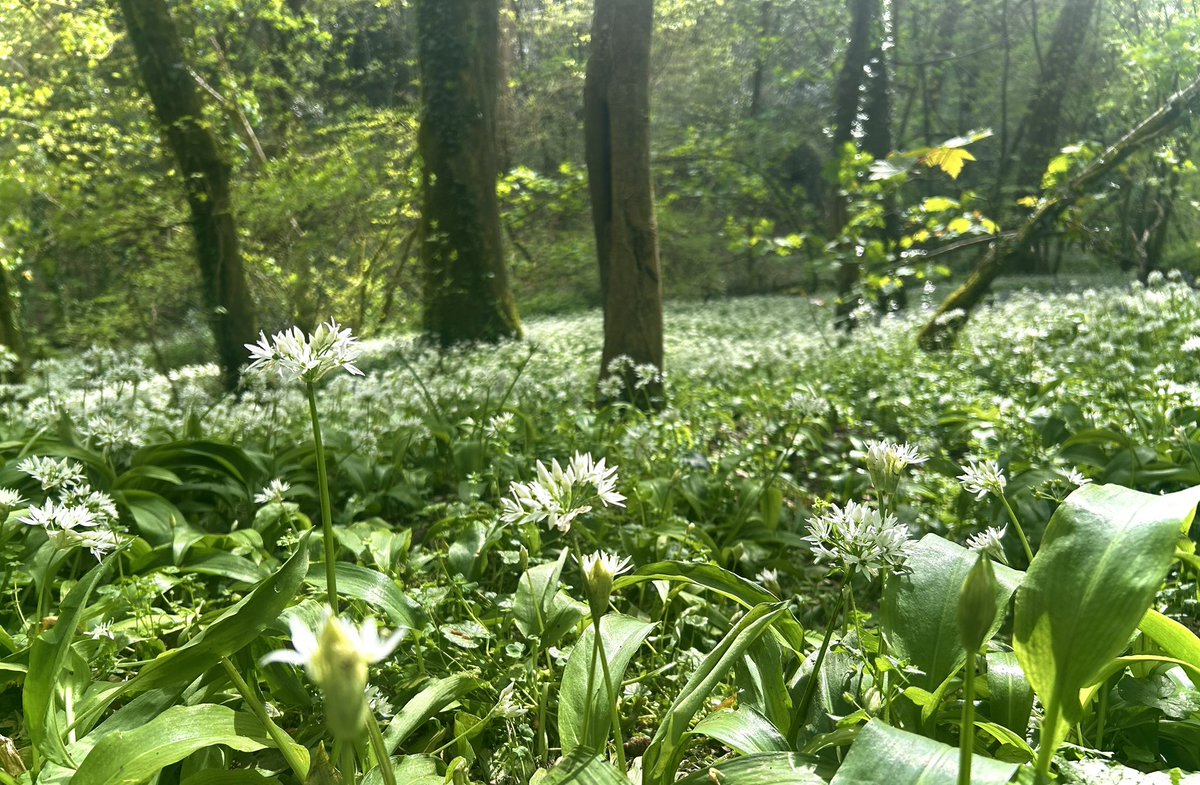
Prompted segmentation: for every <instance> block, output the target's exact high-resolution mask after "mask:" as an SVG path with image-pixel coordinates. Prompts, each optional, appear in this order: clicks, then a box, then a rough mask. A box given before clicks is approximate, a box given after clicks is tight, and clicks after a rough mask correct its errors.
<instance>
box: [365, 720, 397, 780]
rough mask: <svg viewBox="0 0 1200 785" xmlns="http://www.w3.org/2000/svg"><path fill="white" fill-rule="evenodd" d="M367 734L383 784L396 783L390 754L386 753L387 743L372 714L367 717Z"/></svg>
mask: <svg viewBox="0 0 1200 785" xmlns="http://www.w3.org/2000/svg"><path fill="white" fill-rule="evenodd" d="M367 735H368V736H369V737H370V739H371V749H372V750H374V752H375V763H376V765H377V766H379V772H380V773H381V774H382V775H383V783H384V785H396V770H395V769H393V768H392V756H390V755H388V751H387V744H386V743H384V741H383V734H382V733H380V731H379V721H378V720H376V719H375V715H374V714H370V715H369V716H368V717H367Z"/></svg>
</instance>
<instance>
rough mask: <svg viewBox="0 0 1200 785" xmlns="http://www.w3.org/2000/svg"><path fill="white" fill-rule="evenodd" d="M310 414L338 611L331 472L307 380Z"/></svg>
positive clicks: (329, 579) (333, 605)
mask: <svg viewBox="0 0 1200 785" xmlns="http://www.w3.org/2000/svg"><path fill="white" fill-rule="evenodd" d="M305 388H306V389H307V391H308V414H309V418H310V419H311V420H312V431H313V444H314V445H315V446H316V457H317V491H318V492H319V493H320V496H321V538H322V539H323V540H324V542H325V588H326V593H327V594H328V597H329V609H330V610H331V611H333V615H334V616H336V615H337V612H338V595H337V563H336V562H335V561H334V557H335V555H336V543H335V541H334V536H333V508H332V505H331V503H330V501H329V472H328V470H327V469H326V468H325V443H324V442H323V441H322V440H321V419H320V417H319V416H318V415H317V390H316V388H315V387H314V386H313V383H312V382H307V383H306V384H305Z"/></svg>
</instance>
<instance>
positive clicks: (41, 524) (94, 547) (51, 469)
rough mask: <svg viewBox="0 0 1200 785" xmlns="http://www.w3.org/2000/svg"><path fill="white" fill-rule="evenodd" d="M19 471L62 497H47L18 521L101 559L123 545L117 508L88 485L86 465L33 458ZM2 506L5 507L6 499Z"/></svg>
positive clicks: (59, 543)
mask: <svg viewBox="0 0 1200 785" xmlns="http://www.w3.org/2000/svg"><path fill="white" fill-rule="evenodd" d="M17 468H18V469H19V470H20V471H22V472H24V473H26V474H28V475H29V476H31V477H33V478H34V479H36V480H37V481H38V482H39V483H41V485H42V488H43V490H46V491H48V492H49V491H57V494H58V498H47V499H46V500H45V501H43V502H42V503H41V504H36V505H32V506H30V507H29V508H28V509H27V510H25V514H24V515H22V516H21V517H20V518H18V519H17V520H18V521H20V522H21V523H23V524H25V525H26V526H31V527H35V528H40V529H42V530H44V531H45V532H46V537H47V538H48V539H49V540H50V541H51V542H52V543H54V544H55V546H56V547H58V548H63V549H66V548H73V547H80V548H86V549H87V550H89V551H91V553H92V555H93V556H95V557H96V558H97V559H102V558H104V556H105V554H107V553H110V552H111V551H113V550H115V549H116V548H117V546H119V545H120V544H121V535H120V534H119V533H118V531H117V505H116V504H115V503H114V502H113V500H112V497H110V496H109V495H108V494H106V493H103V492H101V491H97V490H93V489H92V487H91V486H90V485H88V484H87V478H86V476H85V474H84V471H83V466H82V465H80V464H78V463H76V462H75V461H72V460H69V459H67V458H63V459H61V460H55V459H53V458H47V457H42V456H30V457H29V458H25V459H24V460H22V461H21V462H20V463H18V464H17ZM4 490H6V491H7V490H9V489H4ZM13 493H15V492H13ZM6 495H7V494H6ZM16 500H19V501H21V502H22V503H23V501H24V500H21V499H20V496H19V495H17V496H15V498H14V499H10V501H16ZM0 506H5V505H4V503H3V500H0ZM13 506H14V507H15V506H16V505H15V504H14V505H13Z"/></svg>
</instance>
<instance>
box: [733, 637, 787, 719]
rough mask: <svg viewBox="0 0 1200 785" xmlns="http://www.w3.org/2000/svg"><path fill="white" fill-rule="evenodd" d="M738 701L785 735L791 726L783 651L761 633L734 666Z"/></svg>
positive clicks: (776, 642)
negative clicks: (761, 635)
mask: <svg viewBox="0 0 1200 785" xmlns="http://www.w3.org/2000/svg"><path fill="white" fill-rule="evenodd" d="M734 675H735V677H736V679H737V686H738V693H739V694H738V704H739V705H740V706H746V707H749V708H752V709H754V710H756V711H757V712H758V713H759V714H761V715H762V716H763V717H765V718H766V719H767V721H769V722H770V723H771V724H772V725H774V726H775V727H776V728H778V729H779V732H780V733H782V734H784V735H785V736H786V735H787V734H788V732H789V731H790V730H791V727H792V712H793V706H792V693H791V691H789V690H788V687H787V680H786V678H785V677H784V674H783V650H782V649H781V648H780V646H779V642H778V641H776V640H775V638H774V637H772V636H770V635H764V636H763V637H761V638H759V639H758V640H756V641H755V642H754V644H753V645H752V646H751V647H750V648H749V649H748V650H747V651H746V653H745V654H744V655H742V658H741V660H739V661H738V664H737V665H736V666H734Z"/></svg>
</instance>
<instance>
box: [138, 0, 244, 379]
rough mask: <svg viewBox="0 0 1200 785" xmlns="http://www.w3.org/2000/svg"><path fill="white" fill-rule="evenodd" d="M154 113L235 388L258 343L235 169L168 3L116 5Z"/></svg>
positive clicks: (225, 374)
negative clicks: (233, 193)
mask: <svg viewBox="0 0 1200 785" xmlns="http://www.w3.org/2000/svg"><path fill="white" fill-rule="evenodd" d="M118 4H119V7H120V9H121V14H122V16H123V17H124V18H125V27H126V30H127V32H128V34H129V41H130V43H131V44H132V45H133V49H134V52H135V53H136V55H137V61H138V68H139V70H140V71H141V74H142V81H143V82H144V83H145V85H146V92H147V94H149V96H150V103H151V104H152V105H153V106H154V114H155V116H156V117H157V118H158V121H159V123H160V124H161V125H162V130H163V135H164V136H165V138H166V141H167V145H168V146H169V147H170V148H171V152H172V153H173V154H174V156H175V161H176V163H177V164H178V166H179V170H180V174H181V175H182V176H183V184H184V192H185V193H186V195H187V202H188V207H189V209H190V211H191V219H192V220H191V224H192V234H193V236H194V238H195V241H196V261H197V263H198V264H199V267H200V279H201V283H202V287H203V291H204V305H205V308H206V310H207V312H208V323H209V326H210V327H211V328H212V332H213V338H214V339H215V342H216V348H217V359H218V362H219V364H220V367H221V381H222V383H223V384H224V386H225V388H226V389H228V390H232V389H234V388H235V387H236V386H237V383H238V379H239V377H240V374H241V368H242V366H243V365H244V364H245V363H246V359H247V357H246V349H245V344H247V343H253V342H254V340H255V339H256V338H257V335H256V330H255V319H254V301H253V299H252V297H251V296H250V289H249V287H248V286H247V284H246V272H245V267H244V266H243V264H242V256H241V252H240V251H239V249H238V235H237V226H236V224H235V222H234V216H233V206H232V200H231V197H230V187H229V181H230V176H231V169H230V165H229V162H228V161H227V160H226V159H225V157H224V156H223V155H222V153H221V150H220V148H219V146H218V144H217V138H216V134H214V133H213V130H212V128H210V127H209V125H208V124H207V123H206V122H205V120H204V116H203V114H204V107H203V104H202V103H201V101H200V93H199V91H198V89H197V86H196V83H195V81H194V79H193V77H192V74H191V71H190V69H189V68H188V65H187V62H186V61H185V59H184V52H183V44H182V42H181V41H180V38H179V33H178V31H177V30H176V29H175V23H174V20H172V19H171V14H170V11H169V10H168V9H167V4H166V2H165V0H118Z"/></svg>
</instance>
